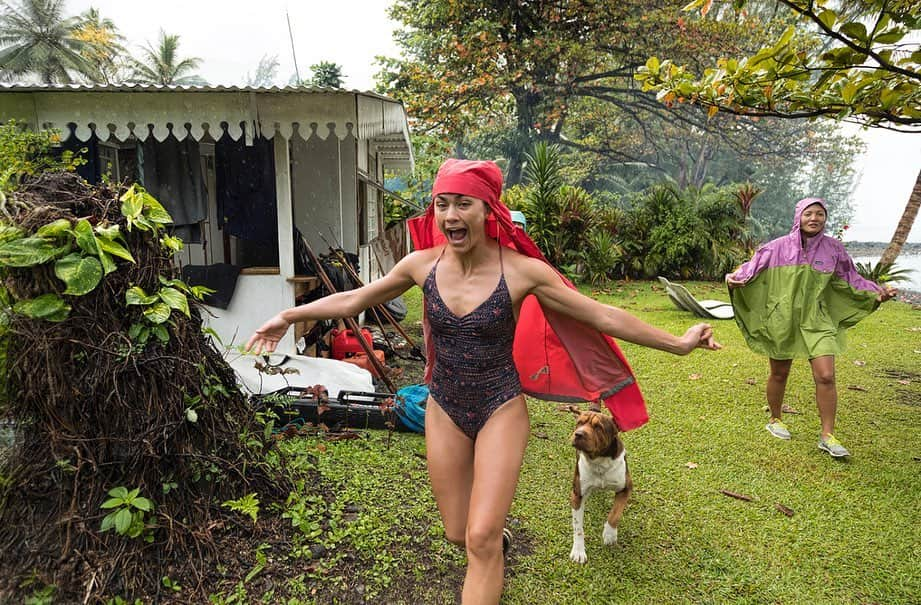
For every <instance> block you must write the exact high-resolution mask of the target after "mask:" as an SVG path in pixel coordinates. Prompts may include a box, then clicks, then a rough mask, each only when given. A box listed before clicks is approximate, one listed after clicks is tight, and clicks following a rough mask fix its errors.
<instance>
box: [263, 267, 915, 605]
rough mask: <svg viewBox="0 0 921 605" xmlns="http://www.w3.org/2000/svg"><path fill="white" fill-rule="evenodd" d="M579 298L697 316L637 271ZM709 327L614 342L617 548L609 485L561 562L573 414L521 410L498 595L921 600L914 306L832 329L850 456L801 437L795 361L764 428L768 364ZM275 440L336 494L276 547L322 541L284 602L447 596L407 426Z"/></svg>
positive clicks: (806, 378)
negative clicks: (646, 417) (769, 427)
mask: <svg viewBox="0 0 921 605" xmlns="http://www.w3.org/2000/svg"><path fill="white" fill-rule="evenodd" d="M687 285H688V287H689V289H690V290H691V292H692V293H694V294H695V295H696V296H698V298H727V295H726V294H725V292H723V291H722V288H720V287H718V286H717V285H715V284H708V283H689V284H687ZM594 295H595V296H597V297H598V298H599V299H600V300H602V301H604V302H608V303H611V304H614V305H617V306H620V307H622V308H625V309H626V310H628V311H630V312H632V313H634V314H636V315H638V316H639V317H641V318H643V319H644V320H646V321H648V322H651V323H653V324H655V325H657V326H659V327H661V328H664V329H666V330H669V331H671V332H674V333H680V332H683V331H684V329H686V328H687V327H688V326H689V325H691V324H692V323H695V321H696V320H695V319H694V318H693V317H691V316H690V314H688V313H685V312H681V311H679V310H677V309H676V308H674V307H673V306H672V304H671V303H670V302H669V301H668V299H667V298H666V297H665V295H664V293H663V292H662V291H661V289H659V288H658V287H656V286H653V285H652V284H651V283H648V282H639V283H624V284H620V285H617V286H613V287H612V288H611V290H610V291H608V292H595V293H594ZM418 297H419V294H418V291H417V290H416V291H413V292H411V293H410V294H409V295H408V296H407V302H408V306H409V308H410V316H409V317H408V318H407V321H406V322H404V325H407V326H411V325H414V324H415V322H416V321H417V320H418V313H419V304H418ZM714 327H715V330H716V335H717V339H718V340H719V341H720V342H721V343H722V344H723V345H724V347H725V348H724V349H723V350H722V351H719V352H705V351H699V352H695V353H694V354H692V355H690V356H687V357H675V356H672V355H668V354H666V353H662V352H658V351H652V350H648V349H643V348H641V347H637V346H633V345H629V344H625V345H624V349H625V352H626V354H627V357H628V359H630V361H631V363H632V365H633V368H634V370H635V372H636V374H637V377H638V378H639V381H640V385H641V387H642V389H643V392H644V394H645V396H646V399H647V402H648V406H649V411H650V416H651V421H650V422H649V424H647V425H646V426H644V427H642V428H640V429H637V430H635V431H632V432H630V433H627V434H625V435H624V441H625V443H626V446H627V451H628V460H629V463H630V470H631V473H632V476H633V480H634V484H635V491H634V494H633V496H632V499H631V501H630V503H629V505H628V506H627V510H626V513H625V514H624V518H623V520H622V521H621V525H620V536H619V543H618V544H617V545H616V546H614V547H605V546H604V545H603V544H602V541H601V529H602V525H603V523H604V518H605V515H606V512H607V510H608V508H609V506H610V504H611V498H612V497H613V494H605V493H595V494H593V495H592V497H591V498H590V499H589V501H588V505H587V509H586V517H585V521H586V531H587V535H586V542H587V549H586V550H587V553H588V557H589V561H588V563H587V564H586V565H577V564H574V563H572V562H570V560H569V549H570V546H571V539H572V534H571V527H570V510H569V504H568V494H569V489H570V484H571V480H572V472H573V465H574V462H575V454H574V451H573V449H572V447H571V446H570V445H569V443H568V434H569V432H570V431H571V429H572V422H573V420H572V416H571V415H570V414H567V413H563V412H559V411H557V409H556V405H555V404H552V403H545V402H540V401H536V400H531V401H530V402H529V405H530V410H531V417H532V425H533V427H532V439H531V442H530V444H529V446H528V451H527V455H526V459H525V465H524V469H523V472H522V475H521V482H520V484H519V488H518V492H517V495H516V498H515V502H514V504H513V507H512V511H511V520H512V524H513V526H514V527H515V531H516V534H517V536H518V539H517V540H516V544H515V547H514V549H513V553H512V560H511V562H510V565H509V567H508V572H507V583H506V590H505V596H504V597H503V602H504V603H508V604H521V605H525V604H528V605H531V604H534V603H547V604H557V603H560V604H569V603H573V604H577V603H593V604H594V603H649V604H660V603H753V604H754V603H823V604H825V603H886V604H895V603H906V604H907V603H921V529H919V528H921V512H919V510H921V509H919V506H918V497H919V494H921V312H918V311H915V310H912V309H911V308H910V307H909V306H908V305H907V304H904V303H892V302H890V303H886V304H885V305H883V306H882V308H881V309H880V310H879V311H878V312H876V313H875V314H873V315H872V316H871V317H870V318H868V319H867V320H865V321H863V322H862V323H861V324H860V325H858V326H857V327H856V328H854V329H852V330H851V331H850V332H849V347H848V351H847V352H846V353H845V354H844V355H842V356H841V357H840V358H839V359H838V360H837V373H838V391H839V408H838V428H837V431H836V434H837V436H838V437H839V438H840V439H841V441H842V442H843V443H844V444H845V445H846V446H847V447H848V448H849V449H850V450H851V452H852V454H853V456H852V458H851V459H850V460H847V461H842V460H834V459H832V458H830V457H829V456H828V455H826V454H823V453H821V452H820V451H819V450H818V449H817V448H816V443H817V440H818V433H819V419H818V414H817V411H816V408H815V403H814V400H813V384H812V379H811V374H810V371H809V365H808V363H806V362H797V363H795V364H794V366H793V371H792V373H791V376H790V382H789V385H788V391H787V400H786V403H787V404H789V405H791V406H793V407H794V408H796V409H797V410H799V411H800V412H801V413H800V414H798V415H788V416H786V418H785V421H786V422H787V423H788V425H789V426H790V429H791V432H792V433H793V439H792V440H791V441H781V440H779V439H775V438H773V437H771V436H770V435H769V434H768V433H767V431H765V429H764V425H765V423H766V421H767V413H766V411H765V409H764V408H765V400H764V384H765V378H766V375H767V360H766V359H765V358H763V357H760V356H758V355H755V354H754V353H752V352H751V351H749V350H748V348H747V347H746V345H745V343H744V342H743V339H742V336H741V334H740V332H739V330H738V328H737V327H736V325H735V323H734V322H732V321H720V322H714ZM284 447H285V449H286V450H287V451H289V452H290V453H291V456H292V460H291V461H290V462H289V464H291V465H292V467H294V468H296V467H297V466H298V465H305V466H308V467H310V468H311V469H315V470H319V471H320V473H321V475H322V476H323V481H324V485H325V487H326V488H327V492H326V493H327V494H335V495H334V496H332V497H331V496H327V498H326V500H325V501H322V502H319V503H318V502H316V501H314V502H313V504H311V505H310V506H312V507H313V508H314V509H316V510H314V512H313V513H312V514H314V515H315V516H316V517H317V519H322V523H320V528H319V529H316V528H315V529H314V530H313V532H312V536H311V532H304V533H303V536H304V537H303V538H302V539H300V540H296V541H295V544H294V550H293V551H292V553H290V554H289V553H280V552H279V553H275V554H276V555H281V556H284V557H288V558H292V557H293V558H294V560H298V557H301V559H300V560H301V561H306V560H307V559H309V558H310V556H309V555H304V554H303V553H304V552H305V551H304V549H305V548H307V545H308V544H310V543H314V542H321V543H323V544H325V545H326V546H327V554H326V555H325V556H323V557H320V558H318V559H317V560H316V561H314V562H313V564H311V565H308V566H306V568H305V566H304V565H298V569H302V570H304V569H306V570H305V571H302V572H301V573H300V574H297V575H295V576H293V577H292V578H291V580H290V581H289V583H288V585H287V587H286V588H285V590H284V591H283V592H284V593H285V594H287V595H288V596H289V598H290V600H289V601H288V602H289V603H310V602H317V603H328V602H341V603H358V602H375V603H413V604H419V603H447V602H451V601H452V600H453V598H454V594H455V591H456V590H457V587H458V585H459V582H460V581H461V574H462V570H463V567H462V566H463V563H464V556H463V553H461V552H460V551H459V550H458V549H456V548H454V547H452V546H451V545H449V544H447V543H446V542H445V541H444V540H443V539H442V538H441V526H440V522H439V521H438V516H437V511H436V508H435V504H434V502H433V500H432V497H431V494H430V492H429V489H428V484H427V482H426V475H425V466H424V460H423V458H422V456H423V455H424V442H423V440H422V437H421V436H417V435H412V434H403V433H398V434H393V435H392V436H391V437H390V438H389V441H388V436H387V435H386V433H381V432H375V433H373V434H372V435H371V436H370V437H369V438H367V439H362V440H350V441H339V442H333V443H327V442H323V441H322V440H320V439H315V438H303V439H300V438H299V439H294V440H290V441H287V442H286V443H285V445H284ZM689 463H693V464H694V465H696V467H694V468H691V466H693V465H689ZM313 487H316V486H313ZM720 490H729V491H732V492H737V493H742V494H746V495H748V496H751V497H752V501H743V500H738V499H734V498H731V497H727V496H726V495H723V494H721V493H720ZM305 499H307V497H305ZM777 504H781V505H783V506H785V507H788V508H790V509H792V510H793V511H794V514H793V516H792V517H788V516H786V515H784V514H783V513H781V512H780V511H779V510H778V509H777V508H776V505H777ZM308 536H311V537H308ZM298 548H300V549H301V550H300V551H298ZM298 552H300V553H301V554H300V555H298ZM356 586H357V587H359V588H356ZM250 595H251V596H254V595H253V594H252V592H251V593H250ZM267 598H268V599H270V600H269V601H266V602H275V601H271V598H272V594H270V593H264V594H263V595H262V601H265V599H267ZM255 600H256V601H259V599H258V598H257V599H255Z"/></svg>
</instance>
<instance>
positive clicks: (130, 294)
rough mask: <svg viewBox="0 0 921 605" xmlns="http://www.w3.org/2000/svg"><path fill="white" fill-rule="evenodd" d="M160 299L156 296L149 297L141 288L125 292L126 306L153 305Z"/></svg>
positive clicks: (135, 287)
mask: <svg viewBox="0 0 921 605" xmlns="http://www.w3.org/2000/svg"><path fill="white" fill-rule="evenodd" d="M157 300H159V297H158V296H157V295H156V294H150V295H148V294H147V293H146V292H144V290H143V288H141V287H140V286H131V287H130V288H128V290H127V291H126V292H125V304H126V305H152V304H153V303H155V302H157Z"/></svg>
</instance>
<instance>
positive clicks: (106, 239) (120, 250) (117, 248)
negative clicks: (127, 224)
mask: <svg viewBox="0 0 921 605" xmlns="http://www.w3.org/2000/svg"><path fill="white" fill-rule="evenodd" d="M114 226H115V227H116V228H118V225H114ZM120 236H121V234H120V233H116V236H115V237H113V236H111V235H110V234H109V233H108V232H107V233H106V234H105V235H103V234H102V233H99V234H98V235H97V237H96V243H97V244H98V245H99V247H100V248H101V249H102V250H105V251H106V252H108V253H109V254H111V255H112V256H117V257H119V258H123V259H125V260H127V261H131V262H132V263H133V262H134V257H133V256H132V255H131V252H129V251H128V249H127V248H126V247H125V246H123V245H121V244H120V243H119V242H118V241H117V240H116V237H120Z"/></svg>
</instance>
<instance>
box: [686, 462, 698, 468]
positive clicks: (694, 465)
mask: <svg viewBox="0 0 921 605" xmlns="http://www.w3.org/2000/svg"><path fill="white" fill-rule="evenodd" d="M685 466H686V467H688V468H697V463H696V462H688V463H687V464H685Z"/></svg>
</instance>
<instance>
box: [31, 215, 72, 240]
mask: <svg viewBox="0 0 921 605" xmlns="http://www.w3.org/2000/svg"><path fill="white" fill-rule="evenodd" d="M68 231H70V221H69V220H67V219H66V218H59V219H58V220H56V221H51V222H50V223H48V224H47V225H42V226H41V227H39V228H38V230H37V231H36V232H35V235H37V236H38V237H61V236H62V235H66V234H67V232H68Z"/></svg>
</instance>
